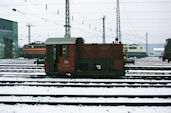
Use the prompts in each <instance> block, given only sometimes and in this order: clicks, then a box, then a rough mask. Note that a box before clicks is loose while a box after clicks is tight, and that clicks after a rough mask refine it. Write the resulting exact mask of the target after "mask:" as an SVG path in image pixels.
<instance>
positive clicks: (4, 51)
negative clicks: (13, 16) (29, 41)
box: [0, 18, 18, 58]
mask: <svg viewBox="0 0 171 113" xmlns="http://www.w3.org/2000/svg"><path fill="white" fill-rule="evenodd" d="M17 56H18V23H17V22H14V21H10V20H6V19H2V18H0V58H16V57H17Z"/></svg>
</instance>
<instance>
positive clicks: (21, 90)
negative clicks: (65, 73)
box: [0, 86, 171, 95]
mask: <svg viewBox="0 0 171 113" xmlns="http://www.w3.org/2000/svg"><path fill="white" fill-rule="evenodd" d="M3 93H5V94H12V93H13V94H90V95H91V94H92V95H93V94H94V95H98V94H104V95H112V94H113V95H117V94H118V95H126V94H130V95H143V94H144V95H145V94H146V95H155V94H158V95H162V94H163V95H164V94H166V95H171V90H170V88H139V87H138V88H127V87H126V88H77V87H37V86H32V87H30V86H13V87H10V86H4V87H0V94H3Z"/></svg>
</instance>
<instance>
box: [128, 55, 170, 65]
mask: <svg viewBox="0 0 171 113" xmlns="http://www.w3.org/2000/svg"><path fill="white" fill-rule="evenodd" d="M129 65H130V66H135V65H136V66H171V62H170V63H168V62H167V61H165V62H163V61H162V59H159V57H146V58H135V64H129Z"/></svg>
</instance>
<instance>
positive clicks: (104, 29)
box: [103, 16, 106, 43]
mask: <svg viewBox="0 0 171 113" xmlns="http://www.w3.org/2000/svg"><path fill="white" fill-rule="evenodd" d="M105 19H106V17H105V16H103V43H106V42H105Z"/></svg>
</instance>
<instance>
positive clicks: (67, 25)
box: [64, 0, 71, 38]
mask: <svg viewBox="0 0 171 113" xmlns="http://www.w3.org/2000/svg"><path fill="white" fill-rule="evenodd" d="M69 6H70V3H69V0H66V5H65V25H64V27H65V36H64V37H65V38H70V37H71V31H70V28H71V26H70V7H69Z"/></svg>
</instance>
